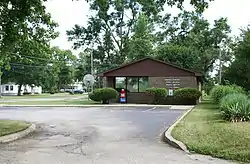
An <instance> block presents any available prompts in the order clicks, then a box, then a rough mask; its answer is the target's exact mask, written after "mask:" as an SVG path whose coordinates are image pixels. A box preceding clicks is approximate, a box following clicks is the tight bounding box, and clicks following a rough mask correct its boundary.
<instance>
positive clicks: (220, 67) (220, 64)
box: [219, 49, 222, 85]
mask: <svg viewBox="0 0 250 164" xmlns="http://www.w3.org/2000/svg"><path fill="white" fill-rule="evenodd" d="M219 60H220V62H219V85H221V72H222V63H221V49H220V50H219Z"/></svg>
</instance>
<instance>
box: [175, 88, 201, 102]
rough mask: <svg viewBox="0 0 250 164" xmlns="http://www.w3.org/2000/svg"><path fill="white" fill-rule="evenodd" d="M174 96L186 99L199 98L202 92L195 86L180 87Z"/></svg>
mask: <svg viewBox="0 0 250 164" xmlns="http://www.w3.org/2000/svg"><path fill="white" fill-rule="evenodd" d="M174 97H175V98H178V99H186V100H198V99H199V98H200V97H201V92H200V91H198V90H197V89H195V88H180V89H177V90H176V91H175V92H174Z"/></svg>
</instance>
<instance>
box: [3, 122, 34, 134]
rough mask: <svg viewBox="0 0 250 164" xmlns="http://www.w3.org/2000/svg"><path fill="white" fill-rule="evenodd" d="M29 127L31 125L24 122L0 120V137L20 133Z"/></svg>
mask: <svg viewBox="0 0 250 164" xmlns="http://www.w3.org/2000/svg"><path fill="white" fill-rule="evenodd" d="M29 126H30V124H29V123H27V122H24V121H13V120H0V136H5V135H8V134H12V133H16V132H20V131H22V130H25V129H27V128H28V127H29Z"/></svg>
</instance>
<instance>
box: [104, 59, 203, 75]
mask: <svg viewBox="0 0 250 164" xmlns="http://www.w3.org/2000/svg"><path fill="white" fill-rule="evenodd" d="M145 60H151V61H155V62H158V63H161V64H164V65H167V66H171V67H173V68H176V69H179V70H182V71H185V72H189V73H193V74H194V75H195V76H202V74H201V73H198V72H195V71H192V70H189V69H186V68H182V67H179V66H176V65H174V64H171V63H169V62H165V61H161V60H157V59H154V58H151V57H146V58H143V59H140V60H137V61H135V62H131V63H128V64H124V65H121V66H120V67H118V68H114V69H110V70H107V71H105V72H103V73H102V74H101V75H102V76H105V75H106V74H109V73H111V72H114V71H117V70H121V69H123V68H126V67H128V66H131V65H134V64H137V63H139V62H142V61H145Z"/></svg>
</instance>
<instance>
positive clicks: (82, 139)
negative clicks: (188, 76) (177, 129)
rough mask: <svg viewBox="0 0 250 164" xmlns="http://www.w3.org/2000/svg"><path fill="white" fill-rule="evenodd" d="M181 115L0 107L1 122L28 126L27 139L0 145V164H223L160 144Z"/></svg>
mask: <svg viewBox="0 0 250 164" xmlns="http://www.w3.org/2000/svg"><path fill="white" fill-rule="evenodd" d="M183 112H184V111H183V110H178V109H177V110H170V109H167V108H149V107H144V108H143V107H140V108H139V107H138V108H128V107H124V108H115V107H112V108H110V107H107V108H52V109H51V108H10V107H9V108H3V107H2V108H0V119H20V120H27V121H32V122H34V123H36V124H37V125H38V130H37V132H35V133H34V134H32V135H31V136H29V137H27V138H25V139H21V140H18V141H16V142H12V143H9V144H2V145H0V163H1V164H166V163H167V164H182V163H183V164H187V163H188V164H198V163H200V164H201V163H202V164H204V163H218V164H220V163H227V162H226V161H222V160H215V159H209V158H205V157H202V156H201V157H200V156H194V155H192V156H189V155H186V154H185V153H183V152H182V151H180V150H177V149H175V148H172V147H170V146H168V145H167V144H165V143H163V142H161V133H162V132H163V131H164V130H165V128H167V127H168V126H169V125H171V124H172V123H173V122H174V120H176V118H177V117H178V116H180V115H181V114H182V113H183Z"/></svg>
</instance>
